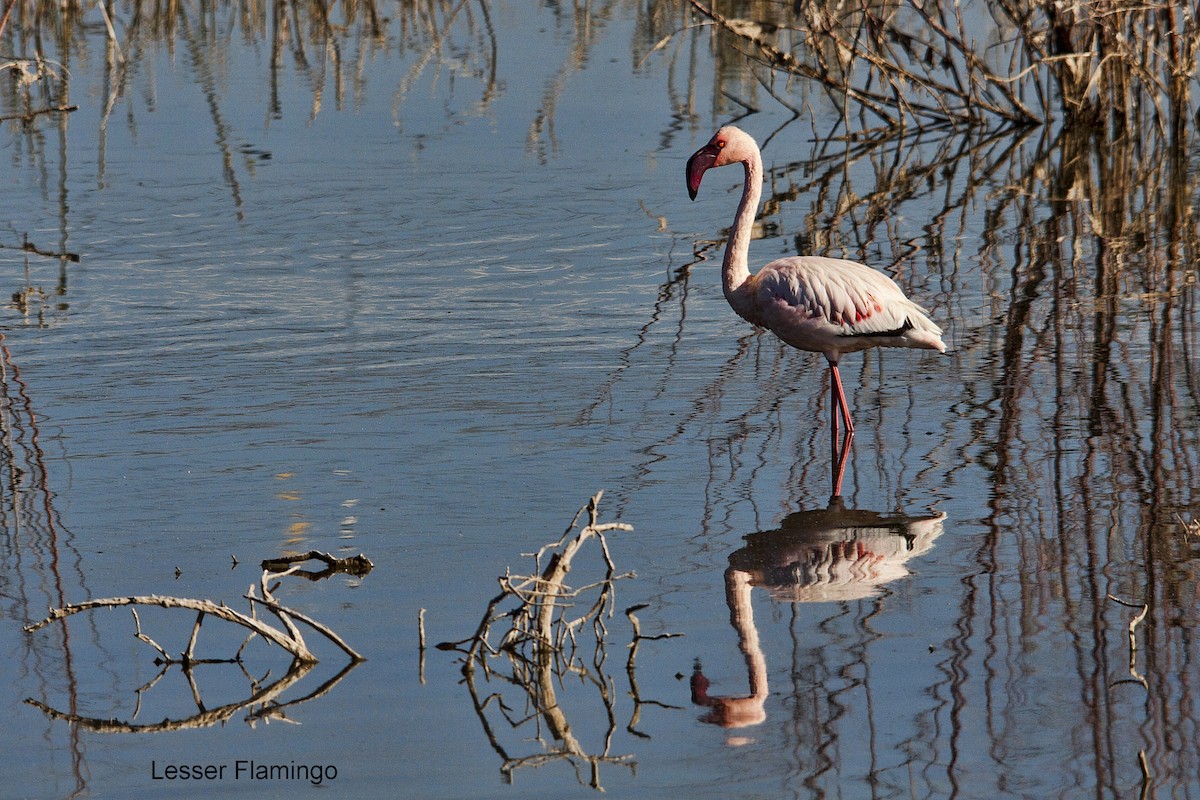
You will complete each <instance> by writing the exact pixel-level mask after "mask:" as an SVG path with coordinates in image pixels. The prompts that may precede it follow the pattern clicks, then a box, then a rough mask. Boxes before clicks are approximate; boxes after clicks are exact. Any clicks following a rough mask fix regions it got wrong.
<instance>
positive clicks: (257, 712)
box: [24, 556, 370, 733]
mask: <svg viewBox="0 0 1200 800" xmlns="http://www.w3.org/2000/svg"><path fill="white" fill-rule="evenodd" d="M330 558H332V557H330ZM357 558H359V559H361V560H362V562H365V563H366V564H367V565H370V562H369V561H367V560H366V559H365V558H364V557H362V556H359V557H357ZM335 560H336V559H335ZM360 566H361V564H360ZM292 569H293V570H295V569H298V567H293V568H292ZM368 569H369V566H368ZM275 577H279V576H278V574H277V573H273V572H270V571H264V572H263V574H262V577H261V578H260V580H259V585H258V588H257V589H256V588H255V587H254V586H253V585H251V586H250V588H249V590H248V591H247V593H246V594H245V595H244V597H245V599H247V600H249V601H250V613H249V614H244V613H242V612H240V611H235V610H234V609H232V608H230V607H229V606H227V605H225V604H224V603H216V602H213V601H212V600H197V599H193V598H186V597H163V596H159V595H129V596H125V597H107V598H100V599H96V600H86V601H84V602H81V603H70V604H67V605H64V606H62V607H61V608H52V609H50V613H49V615H48V616H46V618H45V619H42V620H40V621H38V622H35V623H33V624H31V625H26V626H25V628H24V630H25V632H26V633H34V632H36V631H38V630H40V629H42V628H44V627H46V626H47V625H49V624H51V623H52V622H57V621H59V620H66V619H67V618H68V617H71V616H74V615H75V614H79V613H82V612H85V611H92V610H94V609H97V608H118V607H120V606H129V607H130V611H131V612H132V614H133V621H134V636H135V637H136V638H137V639H138V640H139V641H141V642H143V643H145V644H147V645H149V646H150V647H152V648H153V649H154V650H155V651H156V652H157V653H158V657H157V658H155V660H154V661H155V664H157V665H159V666H160V667H161V670H160V672H159V673H158V675H156V676H155V677H154V678H153V679H152V680H151V681H150V682H149V683H147V684H146V685H144V686H142V687H141V688H140V689H138V690H137V695H138V706H137V709H135V711H134V718H135V719H136V717H137V712H138V710H140V708H141V697H142V693H143V692H145V691H146V690H148V689H150V688H151V687H153V686H154V685H155V684H156V683H157V682H158V681H159V680H160V679H161V678H162V677H163V675H165V674H166V672H167V670H168V669H170V668H171V667H173V666H178V667H180V669H181V670H182V671H183V674H184V677H185V678H186V679H187V681H188V684H189V687H190V689H191V692H192V697H193V699H194V700H195V703H196V706H197V708H198V712H199V713H197V714H196V715H194V716H192V717H188V718H186V719H182V720H171V719H168V720H163V721H162V722H158V723H154V724H151V725H140V724H136V723H134V722H133V721H127V722H123V721H119V720H113V719H101V718H95V717H86V716H83V715H79V714H75V713H66V712H63V711H58V710H56V709H54V708H52V707H51V706H49V705H48V704H46V703H44V702H42V701H40V700H36V699H34V698H27V699H26V701H25V702H27V703H29V704H30V705H33V706H36V707H38V708H40V709H41V710H42V711H43V712H45V713H46V714H48V715H49V716H51V717H52V718H54V719H63V720H67V721H69V722H71V723H74V724H77V725H80V726H82V727H85V728H87V729H89V730H95V731H100V732H107V733H158V732H162V731H169V730H179V729H183V728H198V727H206V726H209V725H213V724H215V723H218V722H220V723H223V722H225V721H226V720H228V719H229V718H230V717H232V716H233V715H234V714H235V713H237V712H238V711H240V710H242V709H247V708H249V709H251V714H250V716H249V717H248V718H247V719H248V721H249V722H250V723H251V724H254V722H255V721H257V720H259V719H263V720H269V719H272V718H277V719H282V718H284V712H283V709H285V708H286V707H288V706H293V705H297V704H300V703H304V702H307V701H309V700H311V699H314V698H316V697H320V696H321V695H323V694H325V693H326V692H328V691H329V690H330V689H331V688H332V687H333V686H334V685H335V684H336V683H337V682H338V681H340V680H341V678H342V676H344V675H345V674H346V673H347V672H348V671H349V670H350V669H352V668H353V667H355V666H357V665H358V664H359V663H360V662H362V661H364V660H365V659H364V657H363V656H362V655H360V654H359V653H358V652H357V651H355V650H354V649H353V648H352V647H350V645H348V644H347V643H346V642H345V641H344V640H343V639H342V638H341V637H340V636H338V635H337V634H336V633H334V632H333V631H332V630H331V629H330V628H329V627H328V626H326V625H324V624H322V623H320V622H318V621H317V620H314V619H312V618H311V617H309V616H308V615H306V614H302V613H301V612H299V611H296V610H294V609H290V608H287V607H286V606H284V605H282V604H280V603H279V602H278V601H277V600H276V599H275V597H274V595H273V594H272V587H271V586H269V585H268V582H269V581H270V580H271V579H273V578H275ZM138 607H158V608H165V609H184V610H186V611H194V612H195V613H196V616H195V620H194V622H193V623H192V630H191V635H190V637H189V638H188V643H187V646H186V648H185V649H184V651H183V652H182V653H181V654H180V655H178V656H172V655H171V654H169V653H168V652H167V650H166V649H165V648H164V647H162V645H160V644H159V643H158V642H156V641H155V640H154V639H152V638H151V637H150V636H149V635H147V634H146V633H145V632H144V631H143V630H142V621H141V619H140V617H139V616H138V613H137V609H138ZM259 607H261V608H263V609H265V610H266V611H269V612H270V613H271V614H272V615H274V616H275V617H276V619H278V620H279V622H280V625H281V627H275V626H273V625H270V624H268V623H266V622H264V621H263V620H261V619H259V618H258V616H257V610H258V608H259ZM206 617H215V618H217V619H220V620H223V621H225V622H230V623H232V624H234V625H238V626H241V627H243V628H245V629H247V630H248V631H249V635H248V636H247V637H246V639H245V640H244V641H243V642H242V644H241V646H240V647H239V648H238V650H237V652H236V653H235V654H233V655H232V656H230V657H226V658H201V657H199V656H198V655H197V654H196V647H197V642H198V640H199V636H200V629H201V626H202V625H203V623H204V620H205V618H206ZM297 623H300V624H303V625H306V626H308V627H309V628H311V629H312V630H315V631H316V632H317V633H319V634H320V635H321V636H323V637H324V638H325V639H327V640H329V641H330V642H332V643H333V644H334V645H336V646H337V647H338V648H340V649H341V650H342V651H343V652H344V653H345V654H346V655H347V656H348V657H349V659H350V662H349V664H348V665H347V666H346V667H345V668H343V670H342V671H341V672H340V673H338V675H336V676H335V677H334V678H332V679H330V680H329V681H327V682H326V683H324V684H323V685H322V686H320V687H318V689H316V690H315V691H314V692H311V693H309V694H308V695H305V696H304V697H302V698H299V699H297V700H292V701H290V702H288V703H284V704H280V703H277V702H275V698H276V697H277V696H279V694H281V693H282V692H283V691H284V690H285V689H287V688H289V687H291V686H293V685H294V684H295V683H296V682H298V681H299V680H300V679H301V678H303V677H304V676H305V675H306V674H307V673H308V672H309V671H310V670H311V669H312V668H313V666H314V665H315V664H316V663H317V657H316V655H315V654H314V653H313V652H312V650H311V649H309V647H308V645H307V644H306V643H305V641H304V637H303V636H302V635H301V633H300V628H299V626H298V625H297ZM64 624H65V623H64ZM256 637H262V638H263V639H265V640H266V641H267V642H269V643H271V644H273V645H275V646H277V647H279V648H281V649H282V650H284V651H285V652H287V653H288V654H289V655H290V656H291V657H292V662H291V666H290V667H289V668H288V672H287V674H286V675H285V676H284V677H283V678H280V679H279V680H277V681H275V682H273V683H270V684H268V685H265V686H264V685H263V679H257V678H254V677H251V676H250V675H249V674H248V673H246V669H245V665H244V663H243V660H242V652H243V650H245V648H246V645H248V644H249V643H250V642H251V641H253V640H254V639H255V638H256ZM201 664H235V665H237V666H238V667H241V668H242V671H243V673H246V677H247V679H248V680H249V681H250V684H251V693H250V696H249V697H247V698H246V699H245V700H242V701H240V702H236V703H230V704H227V705H223V706H221V707H219V708H214V709H208V708H206V707H205V704H204V703H203V701H202V700H201V698H200V690H199V687H198V686H197V684H196V681H195V678H194V675H193V670H194V668H195V667H196V666H198V665H201Z"/></svg>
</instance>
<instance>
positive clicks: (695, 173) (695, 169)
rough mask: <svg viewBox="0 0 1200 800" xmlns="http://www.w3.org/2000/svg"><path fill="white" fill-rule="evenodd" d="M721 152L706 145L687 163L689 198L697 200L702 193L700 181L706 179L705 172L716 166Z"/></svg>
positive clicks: (712, 146)
mask: <svg viewBox="0 0 1200 800" xmlns="http://www.w3.org/2000/svg"><path fill="white" fill-rule="evenodd" d="M720 152H721V150H720V148H718V147H717V146H716V145H714V144H711V143H710V144H706V145H704V147H701V148H700V149H699V150H697V151H696V152H695V153H693V154H692V157H691V158H689V159H688V162H687V190H688V197H690V198H692V199H693V200H695V199H696V193H697V192H699V191H700V181H701V179H703V178H704V172H705V171H706V170H709V169H712V168H713V167H714V166H716V162H717V154H718V153H720Z"/></svg>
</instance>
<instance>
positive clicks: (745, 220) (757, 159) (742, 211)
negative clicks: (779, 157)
mask: <svg viewBox="0 0 1200 800" xmlns="http://www.w3.org/2000/svg"><path fill="white" fill-rule="evenodd" d="M743 163H744V164H745V166H746V185H745V186H744V187H743V188H742V201H741V202H740V203H739V204H738V209H737V215H736V216H734V218H733V230H732V231H731V232H730V234H729V242H728V244H726V245H725V262H724V264H723V265H722V267H721V278H722V282H723V283H724V286H725V297H726V298H727V299H728V300H729V304H730V305H732V306H733V308H734V310H735V311H737V312H738V313H742V309H741V308H739V307H738V306H739V305H741V304H742V303H743V302H744V301H742V299H741V298H740V297H738V296H737V295H736V294H735V292H736V290H737V289H738V287H740V286H741V285H742V284H743V283H745V282H746V279H747V278H749V277H750V266H749V253H750V237H751V235H752V234H753V231H754V218H755V216H756V215H757V214H758V201H759V200H760V199H761V198H762V184H763V175H762V157H761V156H760V155H759V154H758V149H757V148H755V150H754V151H753V152H752V153H751V154H750V159H749V160H748V161H744V162H743Z"/></svg>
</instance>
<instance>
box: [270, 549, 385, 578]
mask: <svg viewBox="0 0 1200 800" xmlns="http://www.w3.org/2000/svg"><path fill="white" fill-rule="evenodd" d="M314 560H315V561H320V562H322V563H323V564H325V569H323V570H321V571H320V572H302V571H295V572H291V573H290V574H292V575H299V576H300V577H302V578H307V579H308V580H312V581H317V580H321V579H322V578H328V577H329V576H330V575H334V574H336V573H339V572H344V573H346V574H348V575H354V576H355V577H359V578H361V577H362V576H364V575H366V574H367V573H369V572H370V571H371V570H372V569H374V568H375V565H374V564H372V563H371V560H370V559H369V558H367V557H366V556H364V555H363V554H362V553H359V554H358V555H356V556H349V557H348V558H337V557H335V556H331V555H330V554H329V553H322V552H321V551H320V550H309V551H308V552H307V553H304V554H303V555H296V556H279V557H278V558H268V559H265V560H264V561H263V562H262V568H263V570H265V571H267V572H287V571H288V570H289V567H292V566H294V565H296V564H302V563H304V562H305V561H314Z"/></svg>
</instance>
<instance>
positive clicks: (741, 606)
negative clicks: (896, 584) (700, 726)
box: [691, 495, 946, 728]
mask: <svg viewBox="0 0 1200 800" xmlns="http://www.w3.org/2000/svg"><path fill="white" fill-rule="evenodd" d="M945 518H946V515H945V514H944V513H942V512H940V511H937V512H934V511H931V512H929V513H927V514H921V515H907V514H903V513H890V514H889V513H884V512H878V511H866V510H861V509H853V508H846V507H845V504H844V503H843V501H842V498H841V497H840V496H837V495H835V496H834V497H833V498H832V499H831V500H830V501H829V506H828V507H827V508H824V509H814V510H811V511H798V512H796V513H794V514H790V515H788V516H787V517H785V518H784V520H783V522H782V523H781V524H780V527H779V529H778V530H773V531H762V532H760V533H752V534H750V535H749V536H747V537H746V544H745V546H744V547H742V548H741V549H740V550H737V551H736V552H734V553H732V554H731V555H730V556H729V568H728V569H727V570H725V602H726V604H727V605H728V606H729V621H730V624H732V625H733V629H734V630H735V631H737V635H738V646H739V648H740V649H741V651H742V654H743V655H744V656H745V659H746V672H747V676H748V679H749V688H750V692H749V694H746V695H731V696H714V695H711V694H709V692H708V689H709V681H708V679H707V678H706V677H705V676H704V672H703V670H702V668H701V665H700V662H699V660H697V662H696V665H695V669H694V670H693V672H692V681H691V690H692V702H693V703H695V704H696V705H699V706H703V707H705V708H707V709H708V712H707V713H706V714H705V715H704V716H703V717H701V720H702V721H704V722H709V723H712V724H714V725H720V726H722V727H724V728H742V727H747V726H750V725H757V724H759V723H761V722H762V721H763V720H765V719H766V716H767V715H766V711H765V710H764V707H763V706H764V703H765V701H766V699H767V659H766V656H765V655H764V653H763V650H762V646H761V644H760V643H759V639H758V629H757V628H756V627H755V625H754V609H753V606H752V604H751V590H752V589H753V588H754V587H756V586H757V587H759V588H760V589H765V590H766V591H767V592H768V593H769V594H770V595H771V597H772V598H773V599H775V600H778V601H781V602H791V603H820V602H830V601H850V600H861V599H864V598H868V597H872V596H874V595H876V594H878V593H879V592H880V591H881V589H882V587H883V586H884V584H887V583H890V582H892V581H894V580H897V579H899V578H903V577H905V576H907V575H908V574H909V570H908V567H907V562H908V560H909V559H911V558H913V557H914V556H919V555H921V554H923V553H926V552H928V551H929V550H930V549H931V548H932V547H933V543H934V540H935V539H937V537H938V536H940V535H941V533H942V522H943V520H945Z"/></svg>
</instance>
